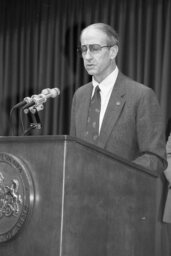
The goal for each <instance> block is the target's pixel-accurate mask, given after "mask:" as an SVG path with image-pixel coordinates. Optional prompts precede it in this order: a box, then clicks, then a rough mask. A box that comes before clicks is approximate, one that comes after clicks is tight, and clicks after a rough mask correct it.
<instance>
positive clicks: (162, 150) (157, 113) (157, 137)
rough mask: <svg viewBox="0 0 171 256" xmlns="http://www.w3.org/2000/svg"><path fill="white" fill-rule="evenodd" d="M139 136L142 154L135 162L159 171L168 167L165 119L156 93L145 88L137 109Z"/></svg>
mask: <svg viewBox="0 0 171 256" xmlns="http://www.w3.org/2000/svg"><path fill="white" fill-rule="evenodd" d="M136 118H137V120H136V123H137V138H138V147H139V151H140V152H141V154H140V156H139V157H138V158H136V159H135V161H134V162H135V163H137V164H140V165H143V166H145V167H146V168H148V169H150V170H154V171H157V172H161V171H164V169H166V167H167V160H166V146H165V132H164V127H165V126H164V120H163V117H162V113H161V109H160V106H159V103H158V100H157V97H156V95H155V93H154V92H153V91H152V90H151V89H150V88H147V89H146V90H144V92H143V94H142V96H141V99H140V102H139V105H138V110H137V117H136Z"/></svg>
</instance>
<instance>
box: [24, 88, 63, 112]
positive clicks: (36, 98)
mask: <svg viewBox="0 0 171 256" xmlns="http://www.w3.org/2000/svg"><path fill="white" fill-rule="evenodd" d="M58 95H60V90H59V89H58V88H53V89H50V88H47V89H44V90H42V91H41V94H39V95H33V96H32V97H31V101H30V102H28V103H27V104H26V105H24V107H23V110H24V109H27V108H30V107H32V106H39V105H42V104H43V103H45V102H46V101H47V99H48V98H55V97H56V96H58Z"/></svg>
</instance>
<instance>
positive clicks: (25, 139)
mask: <svg viewBox="0 0 171 256" xmlns="http://www.w3.org/2000/svg"><path fill="white" fill-rule="evenodd" d="M50 141H53V142H64V143H70V142H71V143H76V144H80V145H82V146H84V147H86V148H90V149H91V150H94V151H97V152H98V153H100V154H103V155H105V156H107V157H109V158H112V159H115V160H116V161H119V162H122V163H124V164H126V165H129V166H130V167H132V168H135V169H137V170H138V171H142V172H145V173H147V174H149V175H151V176H153V177H158V176H159V175H158V173H157V172H152V171H150V170H148V169H147V168H145V167H143V166H141V165H138V164H135V163H133V162H130V161H128V160H126V159H124V158H122V157H120V156H117V155H115V154H112V153H111V152H109V151H106V150H104V149H102V148H100V147H97V146H95V145H93V144H90V143H87V142H85V141H83V140H80V139H78V138H75V137H71V136H69V135H45V136H42V135H39V136H0V142H2V143H35V142H42V143H46V142H50Z"/></svg>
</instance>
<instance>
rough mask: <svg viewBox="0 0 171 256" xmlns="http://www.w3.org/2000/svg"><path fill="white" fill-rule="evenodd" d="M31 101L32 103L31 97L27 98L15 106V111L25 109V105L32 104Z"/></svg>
mask: <svg viewBox="0 0 171 256" xmlns="http://www.w3.org/2000/svg"><path fill="white" fill-rule="evenodd" d="M31 101H32V99H31V98H30V97H25V98H24V100H23V101H21V102H19V103H17V104H16V105H14V107H13V109H16V108H20V107H23V106H24V105H26V104H28V103H30V102H31Z"/></svg>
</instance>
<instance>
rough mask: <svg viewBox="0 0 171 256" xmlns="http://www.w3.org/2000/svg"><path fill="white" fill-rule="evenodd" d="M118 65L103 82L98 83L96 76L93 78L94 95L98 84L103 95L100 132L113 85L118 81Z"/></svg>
mask: <svg viewBox="0 0 171 256" xmlns="http://www.w3.org/2000/svg"><path fill="white" fill-rule="evenodd" d="M118 72H119V70H118V67H116V68H115V70H114V71H113V72H112V73H110V75H108V76H107V77H106V78H105V79H104V80H103V81H102V82H101V83H98V82H97V81H96V80H95V79H94V77H93V78H92V84H93V91H92V96H93V94H94V91H95V88H96V86H99V88H100V96H101V111H100V119H99V133H100V130H101V126H102V122H103V118H104V115H105V112H106V108H107V105H108V103H109V99H110V95H111V93H112V90H113V87H114V85H115V82H116V78H117V76H118Z"/></svg>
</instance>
